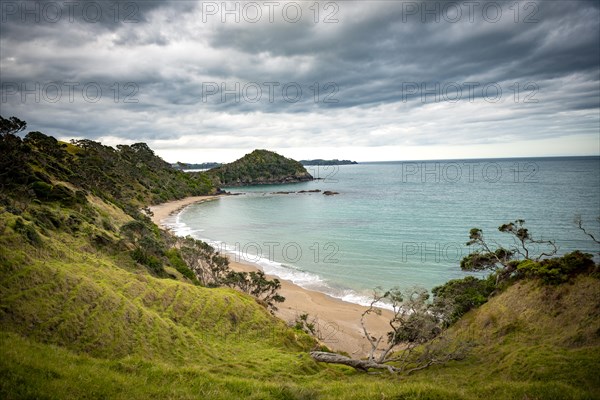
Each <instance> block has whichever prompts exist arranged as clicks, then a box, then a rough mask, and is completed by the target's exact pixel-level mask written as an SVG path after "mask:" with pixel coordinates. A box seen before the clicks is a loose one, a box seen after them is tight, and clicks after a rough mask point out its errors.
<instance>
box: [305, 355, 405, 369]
mask: <svg viewBox="0 0 600 400" xmlns="http://www.w3.org/2000/svg"><path fill="white" fill-rule="evenodd" d="M310 356H311V357H312V358H313V359H314V360H315V361H319V362H324V363H329V364H342V365H347V366H349V367H352V368H355V369H356V370H358V371H362V372H368V371H369V369H387V370H388V371H389V372H390V373H394V372H397V368H395V367H392V366H391V365H386V364H380V363H376V362H375V361H370V360H356V359H354V358H350V357H346V356H343V355H341V354H335V353H328V352H326V351H311V352H310Z"/></svg>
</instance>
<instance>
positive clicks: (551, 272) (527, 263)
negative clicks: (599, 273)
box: [517, 250, 596, 285]
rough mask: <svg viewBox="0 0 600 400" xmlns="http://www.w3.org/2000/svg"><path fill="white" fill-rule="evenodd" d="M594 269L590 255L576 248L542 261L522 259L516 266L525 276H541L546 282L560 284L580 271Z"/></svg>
mask: <svg viewBox="0 0 600 400" xmlns="http://www.w3.org/2000/svg"><path fill="white" fill-rule="evenodd" d="M595 269H596V264H594V261H593V260H592V255H591V254H588V253H582V252H581V251H579V250H576V251H574V252H572V253H568V254H565V255H564V256H562V257H555V258H549V259H547V260H542V261H537V262H536V261H532V260H524V261H521V262H520V263H519V265H518V266H517V272H518V273H519V274H522V275H523V276H526V277H538V278H541V279H542V281H543V282H544V283H547V284H554V285H557V284H560V283H563V282H567V281H569V280H570V279H571V278H573V277H574V276H576V275H578V274H582V273H591V272H592V271H594V270H595Z"/></svg>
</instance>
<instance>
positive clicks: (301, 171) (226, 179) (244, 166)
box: [207, 150, 314, 186]
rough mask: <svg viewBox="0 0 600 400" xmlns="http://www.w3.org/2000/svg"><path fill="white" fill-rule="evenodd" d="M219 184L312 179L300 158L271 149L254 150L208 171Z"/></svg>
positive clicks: (232, 184) (241, 184)
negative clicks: (283, 154) (286, 155)
mask: <svg viewBox="0 0 600 400" xmlns="http://www.w3.org/2000/svg"><path fill="white" fill-rule="evenodd" d="M207 174H208V175H209V176H211V177H212V178H213V181H214V183H215V185H216V186H246V185H263V184H279V183H296V182H307V181H312V180H313V179H314V178H313V177H312V175H311V174H309V173H308V171H307V170H306V168H304V166H303V165H302V164H300V163H299V162H298V161H295V160H292V159H290V158H286V157H283V156H281V155H279V154H277V153H275V152H272V151H268V150H254V151H253V152H252V153H249V154H246V155H245V156H244V157H242V158H240V159H239V160H236V161H234V162H232V163H229V164H225V165H222V166H220V167H218V168H213V169H211V170H209V171H207Z"/></svg>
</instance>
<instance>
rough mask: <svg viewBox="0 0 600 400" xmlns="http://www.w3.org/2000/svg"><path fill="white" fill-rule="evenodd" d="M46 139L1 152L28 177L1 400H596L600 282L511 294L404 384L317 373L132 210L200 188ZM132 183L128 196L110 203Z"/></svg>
mask: <svg viewBox="0 0 600 400" xmlns="http://www.w3.org/2000/svg"><path fill="white" fill-rule="evenodd" d="M34 136H35V135H34ZM47 138H48V137H39V136H38V137H37V138H36V139H35V140H34V139H31V138H30V139H27V140H26V141H25V142H24V143H23V142H15V143H13V144H12V145H11V146H12V147H11V146H7V144H6V143H5V142H3V143H2V146H4V147H3V148H4V149H9V150H10V151H11V152H12V153H11V154H12V157H13V159H15V160H16V161H15V162H14V164H15V165H20V166H21V167H22V169H13V168H12V167H11V164H10V163H8V162H7V161H6V160H7V159H6V158H4V157H3V158H2V160H1V162H2V163H3V164H2V168H3V169H2V170H0V183H1V185H0V200H1V201H0V376H1V377H2V379H0V398H2V399H80V398H90V399H102V398H111V399H112V398H116V399H128V400H130V399H148V398H159V399H161V398H169V399H198V398H200V399H238V398H239V399H245V398H249V399H486V400H487V399H515V400H517V399H519V400H522V399H552V400H554V399H594V398H600V392H599V388H600V382H599V380H598V374H597V371H598V370H600V351H599V349H600V322H599V321H600V296H598V294H599V293H600V284H599V282H600V280H598V279H597V278H595V277H592V276H590V275H586V274H584V275H580V276H578V277H577V278H575V279H574V280H572V281H571V282H568V283H564V284H561V285H557V286H555V285H546V284H543V283H542V282H541V281H538V280H532V279H525V280H522V281H520V282H517V283H516V284H514V285H512V286H509V287H508V288H507V289H505V291H504V292H502V293H500V294H498V295H497V296H495V297H492V298H491V300H490V301H488V302H487V303H486V304H484V305H483V306H481V307H480V308H478V309H475V310H472V311H470V312H469V313H467V314H466V315H465V316H463V317H462V318H461V319H460V320H459V321H458V322H457V323H456V325H455V326H454V327H453V328H451V333H452V335H454V337H456V338H457V340H461V341H468V342H470V343H472V350H471V352H470V353H469V354H468V356H467V357H466V359H463V360H461V361H452V362H450V363H449V364H446V365H441V366H435V367H432V368H430V369H427V370H422V371H419V372H417V373H415V374H413V375H410V376H408V377H402V378H401V377H397V376H391V375H389V374H387V373H384V374H381V375H366V374H363V373H359V372H356V371H355V370H353V369H350V368H347V367H343V366H333V365H325V364H319V363H316V362H315V361H314V360H312V359H311V358H310V356H309V355H308V351H309V350H311V349H313V348H315V346H318V344H317V343H316V342H315V341H314V340H313V339H312V338H310V337H309V336H307V335H306V334H304V333H303V332H301V331H299V330H295V329H291V328H289V327H287V326H286V325H285V324H284V323H283V322H282V321H280V320H278V319H277V318H275V317H273V316H272V315H271V314H270V313H269V312H268V311H267V310H266V309H265V307H264V306H263V305H261V304H260V303H259V302H257V301H256V300H255V299H254V298H252V297H250V296H248V295H246V294H243V293H240V292H238V291H235V290H232V289H227V288H209V287H203V286H201V285H200V282H199V281H198V280H196V279H190V272H191V271H190V270H189V269H188V267H187V266H186V264H185V263H184V262H183V260H182V258H181V257H180V255H179V254H180V253H179V252H178V250H177V248H176V245H175V244H174V241H173V238H172V237H171V236H170V235H168V234H167V233H165V232H161V231H160V230H159V229H158V227H156V226H155V225H153V224H151V223H150V222H149V220H148V219H147V218H145V217H144V216H143V215H141V214H140V213H139V211H138V208H136V207H137V206H138V205H139V204H142V203H143V202H151V201H158V200H159V199H160V198H161V196H166V197H168V198H170V197H171V196H177V195H180V194H184V193H187V191H194V190H199V188H200V186H197V184H198V183H199V182H202V181H203V179H204V178H198V177H195V178H189V179H192V181H191V182H192V183H190V186H189V187H188V186H186V184H185V179H188V178H183V177H181V176H180V175H179V173H177V172H172V171H171V170H169V169H167V168H166V167H165V168H163V167H161V165H162V164H161V161H162V160H160V159H158V158H157V157H156V156H153V155H152V154H150V153H149V152H148V151H147V150H146V149H145V148H144V146H140V148H139V149H138V150H137V151H134V153H135V154H130V151H133V150H131V149H127V150H123V149H121V150H119V151H118V152H117V153H118V154H119V155H115V153H113V150H108V149H103V150H102V149H100V148H99V149H97V150H98V152H99V153H95V152H94V151H92V150H89V149H86V148H85V146H83V145H82V144H80V145H79V146H75V145H73V144H61V143H58V142H54V141H52V140H50V139H47ZM2 140H3V141H6V140H13V139H12V138H8V139H7V137H6V136H3V137H2ZM40 140H41V142H40ZM46 141H49V143H45V142H46ZM98 145H99V144H98ZM81 146H83V147H81ZM91 146H97V145H96V144H92V145H91ZM99 146H101V145H99ZM82 149H83V150H82ZM104 152H107V153H104ZM121 152H122V153H121ZM3 154H5V153H3ZM84 154H85V155H84ZM103 154H104V155H103ZM106 154H112V156H110V157H108V156H107V155H106ZM87 157H90V158H91V160H88V161H83V160H84V159H85V158H87ZM105 157H108V159H110V160H112V161H110V160H106V159H105ZM113 158H114V159H113ZM117 159H118V160H127V159H128V160H129V161H123V162H124V164H121V162H119V163H114V162H113V161H114V160H117ZM102 160H104V161H102ZM143 160H145V161H143ZM159 160H160V161H159ZM104 162H107V163H108V165H106V166H105V165H104V164H103V163H104ZM94 163H97V169H93V168H92V167H91V165H94ZM155 164H156V165H155ZM74 166H84V167H83V168H84V169H85V168H88V169H89V171H87V172H82V170H81V169H77V168H75V167H74ZM125 166H127V168H129V169H131V171H128V170H127V169H125ZM153 168H157V170H156V171H155V170H154V169H153ZM121 169H122V171H121ZM119 171H120V172H119ZM136 171H137V172H136ZM86 174H88V175H86ZM126 175H128V176H129V178H127V179H126V180H125V181H123V185H125V186H127V185H130V187H129V188H127V187H125V186H123V187H122V189H123V190H124V191H123V192H119V193H117V192H109V193H107V192H106V191H105V190H104V188H106V187H109V186H110V185H111V184H113V183H114V180H116V179H117V178H118V177H120V176H122V177H125V176H126ZM91 177H94V179H95V180H96V181H94V182H91V181H90V179H91ZM169 177H170V178H169ZM171 178H172V182H171V185H170V186H169V185H166V186H161V180H162V179H171ZM118 179H120V178H118ZM197 179H200V180H197ZM142 186H143V187H145V191H142V193H141V196H140V197H139V198H138V197H137V196H134V197H133V198H129V197H127V196H129V195H130V194H133V193H136V191H137V190H138V188H139V187H142ZM169 188H171V189H169ZM176 188H179V189H176ZM173 191H175V192H173ZM128 193H129V194H128ZM157 196H158V197H157ZM145 204H147V203H145ZM358 318H359V316H358V315H357V320H358Z"/></svg>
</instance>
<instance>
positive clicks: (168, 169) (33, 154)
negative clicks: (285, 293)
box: [0, 117, 215, 216]
mask: <svg viewBox="0 0 600 400" xmlns="http://www.w3.org/2000/svg"><path fill="white" fill-rule="evenodd" d="M0 118H2V117H0ZM13 119H14V120H15V122H14V123H13V122H11V121H12V120H13ZM25 126H26V123H24V122H23V121H20V122H19V120H18V119H16V118H14V117H12V118H10V120H6V119H4V118H2V119H1V120H0V129H2V131H1V132H2V135H1V136H0V154H2V155H3V156H2V157H1V158H0V192H4V193H8V194H10V196H11V197H12V198H15V199H16V198H21V199H28V198H31V192H32V191H33V193H34V194H35V195H36V196H37V197H38V198H39V199H40V200H42V201H57V200H58V201H63V202H71V203H72V204H76V203H79V202H81V201H83V197H85V195H86V194H85V192H81V193H75V194H74V195H72V194H71V193H69V192H67V191H66V190H68V188H66V187H65V186H64V185H60V184H56V183H55V182H56V181H59V182H68V183H70V184H72V185H75V186H77V187H79V188H81V189H85V190H86V191H87V192H89V193H92V194H94V195H96V196H98V197H100V198H102V199H104V200H107V201H109V202H111V203H114V204H117V205H118V206H120V207H122V208H123V209H125V210H126V211H127V213H128V214H130V215H132V216H135V215H136V214H137V213H139V209H140V208H141V207H143V206H146V205H148V204H156V203H160V202H164V201H168V200H174V199H179V198H183V197H186V196H195V195H205V194H210V193H213V192H214V191H215V188H214V186H213V184H212V181H211V178H209V176H208V175H206V174H205V173H185V172H182V171H178V170H176V169H174V168H173V167H172V166H171V165H170V164H168V163H166V162H165V161H163V160H162V159H161V158H160V157H158V156H156V155H155V154H154V152H153V151H152V150H151V149H150V148H149V147H148V146H147V145H146V144H144V143H136V144H133V145H131V146H124V145H121V146H117V149H114V148H112V147H109V146H104V145H102V144H100V143H98V142H94V141H92V140H87V139H82V140H74V141H72V142H71V143H62V142H59V141H57V140H56V139H55V138H53V137H51V136H47V135H44V134H43V133H41V132H29V133H28V134H27V135H26V136H25V138H24V139H21V138H19V137H18V136H16V135H15V133H16V132H17V131H16V130H18V129H20V130H22V129H25ZM48 185H50V186H48ZM54 192H56V193H54ZM72 204H66V205H72Z"/></svg>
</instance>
